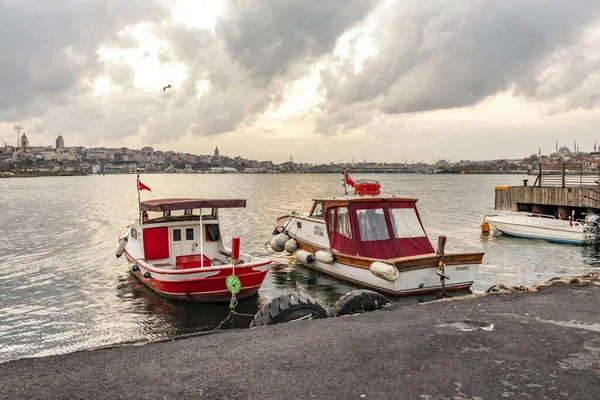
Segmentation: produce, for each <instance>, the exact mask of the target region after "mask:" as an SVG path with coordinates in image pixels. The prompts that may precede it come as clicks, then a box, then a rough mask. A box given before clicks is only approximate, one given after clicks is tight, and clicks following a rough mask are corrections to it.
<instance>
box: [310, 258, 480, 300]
mask: <svg viewBox="0 0 600 400" xmlns="http://www.w3.org/2000/svg"><path fill="white" fill-rule="evenodd" d="M299 263H300V264H302V265H304V266H306V267H308V268H311V269H314V270H316V271H319V272H322V273H325V274H327V275H330V276H332V277H334V278H337V279H339V280H342V281H345V282H348V283H351V284H353V285H356V286H360V287H364V288H367V289H371V290H375V291H377V292H382V293H385V294H390V295H394V296H411V295H420V294H427V293H434V292H439V291H441V290H443V289H444V288H445V290H448V291H453V290H461V289H468V288H470V287H471V285H473V282H474V280H475V276H476V275H477V269H478V265H476V264H475V265H452V266H446V268H445V273H446V275H447V276H448V277H449V278H450V279H447V280H446V281H445V285H444V287H443V286H442V284H441V282H440V277H439V276H438V275H437V271H438V269H437V267H429V268H419V269H414V270H409V271H403V272H400V274H399V277H398V279H397V280H396V281H395V282H389V281H386V280H384V279H381V278H379V277H377V276H375V275H373V274H372V273H371V271H369V270H368V269H364V268H357V267H353V266H350V265H346V264H342V263H338V262H333V263H332V264H325V263H322V262H320V261H315V262H314V263H312V264H308V263H305V262H301V261H299ZM457 268H458V269H457Z"/></svg>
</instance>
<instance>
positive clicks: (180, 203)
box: [142, 199, 246, 212]
mask: <svg viewBox="0 0 600 400" xmlns="http://www.w3.org/2000/svg"><path fill="white" fill-rule="evenodd" d="M237 207H246V200H241V199H156V200H147V201H142V211H158V212H160V211H174V210H190V209H195V208H237Z"/></svg>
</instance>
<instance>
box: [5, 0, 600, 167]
mask: <svg viewBox="0 0 600 400" xmlns="http://www.w3.org/2000/svg"><path fill="white" fill-rule="evenodd" d="M2 21H3V24H2V26H3V27H5V29H8V31H9V32H10V34H5V35H0V48H2V49H3V53H4V54H6V55H7V56H6V57H3V58H2V59H0V70H2V71H3V73H2V75H1V76H0V84H1V85H2V88H3V90H2V92H0V140H2V141H5V142H6V143H8V144H12V143H13V141H15V139H13V126H14V125H22V126H24V128H25V131H26V132H27V134H28V138H29V142H30V143H31V144H32V145H35V144H41V143H53V141H54V140H55V138H56V136H57V135H62V136H63V138H64V140H65V143H66V144H67V145H68V146H86V147H101V146H104V147H128V148H138V149H139V148H142V147H144V146H148V145H149V146H152V147H154V148H155V149H159V150H163V151H166V150H173V151H180V152H184V151H189V152H194V153H197V154H211V153H212V151H213V149H214V148H215V147H217V146H219V149H220V150H221V151H223V152H224V153H227V154H243V155H244V156H245V157H247V158H254V159H271V160H273V161H275V162H284V161H285V160H287V159H288V158H289V157H290V156H293V157H294V159H302V160H305V161H306V162H311V163H320V162H326V161H327V160H333V161H348V160H351V159H352V157H354V158H355V159H366V160H369V161H375V162H381V161H390V162H402V161H403V160H404V158H405V157H407V158H409V159H417V160H420V159H424V160H433V159H434V158H444V159H448V158H452V159H456V160H460V159H472V160H486V159H499V158H511V159H518V158H523V157H526V156H528V155H531V154H537V153H538V149H539V148H540V147H541V149H542V152H544V153H546V154H550V153H551V152H552V151H554V144H555V141H556V140H558V141H559V143H563V144H565V145H567V146H568V147H569V148H571V147H572V143H573V142H574V141H575V140H576V141H577V143H579V144H580V148H581V150H582V151H583V150H585V151H591V149H592V147H593V144H594V143H595V142H597V141H598V137H600V133H599V132H598V128H597V127H598V126H600V108H599V106H600V95H599V94H598V93H600V74H598V73H597V70H598V67H597V64H598V60H597V54H598V52H599V51H600V29H598V28H600V3H598V2H597V1H591V0H577V1H566V0H549V1H548V2H537V1H523V2H518V1H507V2H499V1H492V0H483V1H480V0H465V1H462V2H460V4H456V3H455V2H447V1H441V0H431V1H428V2H405V1H401V0H382V1H375V0H344V1H335V0H327V1H311V0H290V1H285V2H282V1H279V0H261V1H259V0H247V1H243V2H236V1H228V0H222V1H219V0H197V1H189V0H173V1H166V0H129V1H127V2H116V1H106V0H89V1H86V2H83V3H81V4H78V6H77V7H73V6H72V5H71V4H70V3H69V2H49V3H48V4H46V3H44V2H10V3H8V4H3V5H2ZM64 21H69V23H64ZM32 27H35V29H32Z"/></svg>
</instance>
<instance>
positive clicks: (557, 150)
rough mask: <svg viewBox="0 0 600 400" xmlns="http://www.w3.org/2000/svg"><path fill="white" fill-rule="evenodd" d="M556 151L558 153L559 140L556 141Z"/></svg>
mask: <svg viewBox="0 0 600 400" xmlns="http://www.w3.org/2000/svg"><path fill="white" fill-rule="evenodd" d="M556 152H557V153H558V140H557V141H556Z"/></svg>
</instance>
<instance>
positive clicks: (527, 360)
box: [0, 281, 600, 399]
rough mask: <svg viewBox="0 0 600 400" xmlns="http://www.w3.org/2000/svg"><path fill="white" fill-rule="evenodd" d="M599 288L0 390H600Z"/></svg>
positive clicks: (270, 330)
mask: <svg viewBox="0 0 600 400" xmlns="http://www.w3.org/2000/svg"><path fill="white" fill-rule="evenodd" d="M599 382H600V286H599V283H598V282H594V281H588V282H586V283H585V284H584V285H581V286H579V285H570V284H566V283H556V284H553V285H551V286H548V287H541V288H539V290H538V291H536V292H530V293H512V294H511V293H494V294H490V295H486V296H477V297H472V298H469V299H466V300H452V301H442V302H435V303H429V304H422V305H416V306H413V307H410V308H409V307H402V306H396V307H393V308H390V309H386V310H381V311H377V312H373V313H368V314H364V315H359V316H350V317H341V318H336V319H323V320H314V321H299V322H293V323H288V324H282V325H274V326H270V327H267V328H258V329H252V330H237V331H227V332H223V333H219V334H214V335H207V336H200V337H193V338H187V339H181V340H175V341H169V342H160V343H152V344H145V345H139V346H121V347H114V348H108V349H99V350H94V351H83V352H77V353H71V354H67V355H61V356H52V357H45V358H34V359H23V360H17V361H12V362H8V363H3V364H0V398H7V399H20V398H56V399H66V398H70V399H79V398H87V399H95V398H102V399H117V398H127V399H179V398H182V399H186V398H195V399H222V398H223V399H292V398H297V399H312V398H316V399H331V398H336V399H337V398H339V399H501V398H522V399H528V398H530V399H563V398H565V399H566V398H569V399H582V398H600V383H599Z"/></svg>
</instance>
